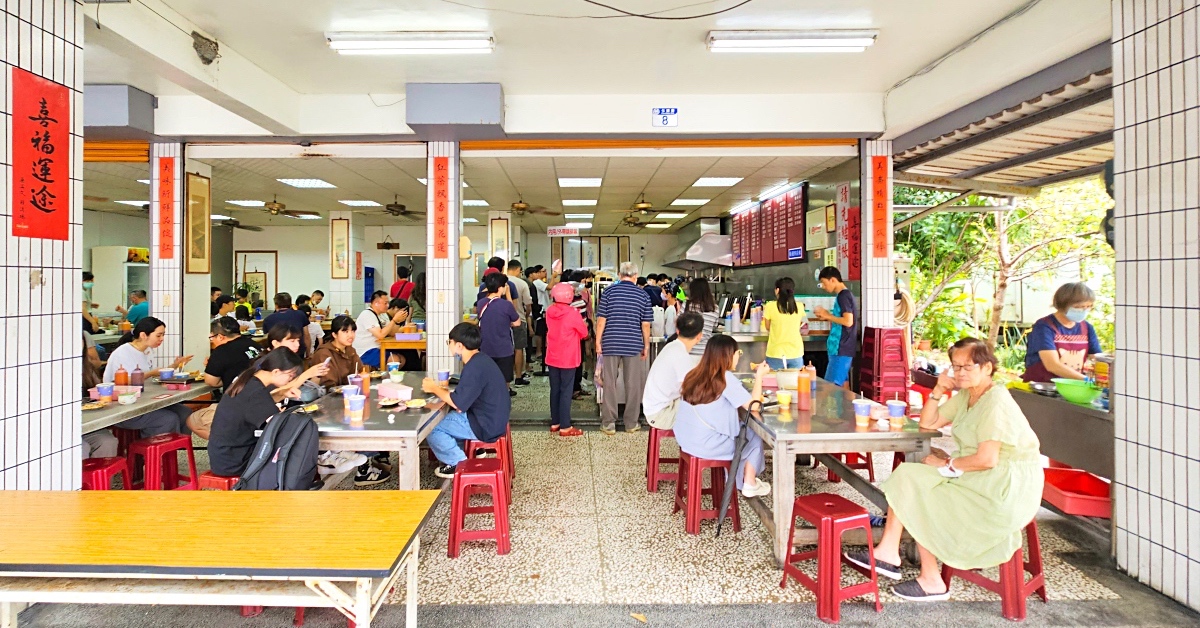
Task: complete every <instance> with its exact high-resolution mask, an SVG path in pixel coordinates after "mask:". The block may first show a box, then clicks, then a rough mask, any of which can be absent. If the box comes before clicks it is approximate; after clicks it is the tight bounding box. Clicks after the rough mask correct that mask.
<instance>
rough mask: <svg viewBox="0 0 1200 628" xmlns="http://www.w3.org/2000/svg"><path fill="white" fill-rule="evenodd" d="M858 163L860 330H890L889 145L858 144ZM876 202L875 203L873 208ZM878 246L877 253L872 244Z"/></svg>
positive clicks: (882, 142)
mask: <svg viewBox="0 0 1200 628" xmlns="http://www.w3.org/2000/svg"><path fill="white" fill-rule="evenodd" d="M859 156H860V158H861V161H862V175H861V177H862V179H861V180H862V186H861V188H860V190H861V191H862V193H861V200H860V203H859V206H860V208H861V212H862V213H861V214H860V216H861V222H860V224H861V225H862V302H861V303H860V306H859V309H860V310H861V313H862V320H863V326H864V327H893V326H895V324H896V314H895V309H894V308H895V305H894V304H893V301H892V299H893V297H894V295H895V292H896V289H895V279H894V275H893V271H892V246H893V241H892V142H891V141H890V140H863V141H861V142H859ZM878 160H885V164H883V165H884V168H883V170H882V173H883V175H884V176H883V177H882V178H881V180H879V181H877V180H876V174H877V173H876V169H875V164H876V162H877V161H878ZM876 203H879V205H878V206H877V205H876ZM877 241H878V242H881V243H882V246H881V247H880V249H879V250H878V251H877V250H876V246H875V245H876V242H877Z"/></svg>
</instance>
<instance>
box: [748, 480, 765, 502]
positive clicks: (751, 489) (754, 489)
mask: <svg viewBox="0 0 1200 628" xmlns="http://www.w3.org/2000/svg"><path fill="white" fill-rule="evenodd" d="M770 494H771V484H770V483H769V482H767V481H766V480H758V481H757V482H755V483H754V486H746V485H743V486H742V496H743V497H745V498H746V499H749V498H751V497H762V496H763V495H770Z"/></svg>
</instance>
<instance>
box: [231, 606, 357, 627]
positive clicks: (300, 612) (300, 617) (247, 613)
mask: <svg viewBox="0 0 1200 628" xmlns="http://www.w3.org/2000/svg"><path fill="white" fill-rule="evenodd" d="M262 612H263V607H261V606H243V607H242V617H258V616H259V615H262ZM292 625H293V626H303V625H304V607H303V606H297V607H296V614H295V615H293V616H292ZM350 626H351V628H353V626H354V622H353V621H351V622H350Z"/></svg>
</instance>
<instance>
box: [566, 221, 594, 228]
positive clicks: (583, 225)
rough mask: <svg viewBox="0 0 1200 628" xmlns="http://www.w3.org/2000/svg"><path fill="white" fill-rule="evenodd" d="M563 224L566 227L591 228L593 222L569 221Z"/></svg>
mask: <svg viewBox="0 0 1200 628" xmlns="http://www.w3.org/2000/svg"><path fill="white" fill-rule="evenodd" d="M563 226H564V227H573V228H575V229H591V228H592V223H590V222H568V223H567V224H565V225H563Z"/></svg>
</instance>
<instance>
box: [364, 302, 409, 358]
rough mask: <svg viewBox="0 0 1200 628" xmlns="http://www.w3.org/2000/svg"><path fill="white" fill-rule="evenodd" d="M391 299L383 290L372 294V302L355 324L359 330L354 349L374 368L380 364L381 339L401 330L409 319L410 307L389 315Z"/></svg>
mask: <svg viewBox="0 0 1200 628" xmlns="http://www.w3.org/2000/svg"><path fill="white" fill-rule="evenodd" d="M390 303H391V299H390V298H389V297H388V293H386V292H384V291H383V290H376V291H375V292H374V293H372V294H371V304H370V305H369V306H368V307H367V309H365V310H363V311H362V312H361V313H359V315H358V322H357V324H356V325H355V328H356V329H357V331H361V332H362V333H361V334H356V335H355V338H354V350H355V352H357V355H358V356H359V357H360V358H361V360H362V363H363V364H369V365H370V366H371V368H372V369H374V368H375V367H377V366H378V365H379V341H381V340H383V339H384V338H388V337H391V336H392V335H394V334H395V333H396V332H398V331H400V327H401V326H402V325H403V324H404V322H405V321H407V320H408V308H407V307H405V308H404V309H403V310H400V311H397V312H396V313H395V314H393V315H390V316H389V315H388V306H389V305H390Z"/></svg>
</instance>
